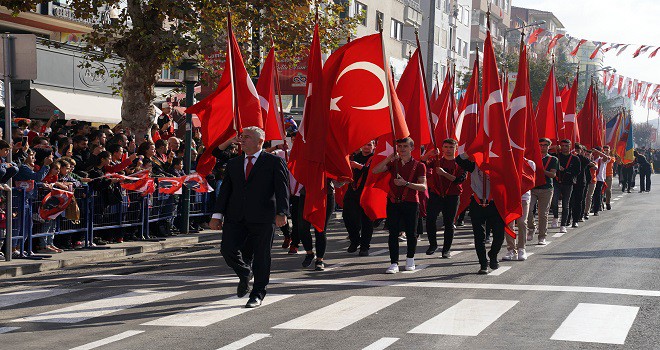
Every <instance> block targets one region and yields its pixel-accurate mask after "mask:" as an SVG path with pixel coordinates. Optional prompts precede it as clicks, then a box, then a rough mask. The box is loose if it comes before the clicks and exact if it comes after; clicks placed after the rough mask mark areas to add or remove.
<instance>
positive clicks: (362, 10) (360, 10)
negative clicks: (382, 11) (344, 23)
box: [355, 1, 367, 26]
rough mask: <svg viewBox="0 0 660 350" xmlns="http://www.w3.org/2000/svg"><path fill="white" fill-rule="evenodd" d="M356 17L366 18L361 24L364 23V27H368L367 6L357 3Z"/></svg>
mask: <svg viewBox="0 0 660 350" xmlns="http://www.w3.org/2000/svg"><path fill="white" fill-rule="evenodd" d="M355 15H356V16H364V18H362V22H360V23H362V25H363V26H366V25H367V5H365V4H363V3H361V2H359V1H356V2H355Z"/></svg>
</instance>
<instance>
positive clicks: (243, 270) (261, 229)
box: [220, 222, 275, 299]
mask: <svg viewBox="0 0 660 350" xmlns="http://www.w3.org/2000/svg"><path fill="white" fill-rule="evenodd" d="M274 234H275V224H274V223H267V224H251V223H246V222H225V223H224V225H223V227H222V242H221V243H220V252H221V253H222V257H223V258H224V259H225V261H226V262H227V265H229V267H231V268H232V269H233V270H234V272H235V273H236V275H237V276H238V277H239V278H241V279H248V278H249V275H250V271H252V273H253V274H254V285H253V286H252V292H251V293H250V297H259V298H261V299H263V298H264V297H265V296H266V286H267V285H268V281H269V279H270V249H271V246H272V244H273V235H274Z"/></svg>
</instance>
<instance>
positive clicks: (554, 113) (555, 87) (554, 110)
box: [550, 53, 561, 144]
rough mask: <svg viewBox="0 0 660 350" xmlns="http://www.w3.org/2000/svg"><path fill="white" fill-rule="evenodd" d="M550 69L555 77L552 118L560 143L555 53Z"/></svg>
mask: <svg viewBox="0 0 660 350" xmlns="http://www.w3.org/2000/svg"><path fill="white" fill-rule="evenodd" d="M550 69H551V70H552V77H553V80H554V81H553V82H552V120H554V121H555V135H557V144H559V141H561V137H559V122H558V121H557V77H556V76H555V73H556V72H555V54H554V53H553V54H552V66H550Z"/></svg>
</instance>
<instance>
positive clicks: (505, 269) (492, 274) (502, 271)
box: [488, 266, 511, 276]
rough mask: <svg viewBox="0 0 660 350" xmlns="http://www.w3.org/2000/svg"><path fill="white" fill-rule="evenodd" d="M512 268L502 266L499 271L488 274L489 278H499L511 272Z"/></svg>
mask: <svg viewBox="0 0 660 350" xmlns="http://www.w3.org/2000/svg"><path fill="white" fill-rule="evenodd" d="M510 268H511V266H500V268H499V269H497V270H493V271H491V272H490V273H489V274H488V276H499V275H501V274H503V273H505V272H507V271H509V269H510Z"/></svg>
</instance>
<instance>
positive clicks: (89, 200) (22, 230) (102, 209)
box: [12, 184, 212, 255]
mask: <svg viewBox="0 0 660 350" xmlns="http://www.w3.org/2000/svg"><path fill="white" fill-rule="evenodd" d="M48 191H49V190H48V189H47V188H45V187H44V186H43V185H42V184H36V185H35V188H34V190H33V191H32V192H26V191H25V189H23V188H14V189H13V192H12V195H13V211H14V217H13V230H12V232H13V233H12V241H13V245H14V247H16V246H18V247H19V248H20V252H21V255H24V254H23V252H24V251H25V252H26V253H27V254H28V255H30V254H32V252H33V239H34V238H41V237H47V236H51V235H61V234H77V235H79V237H81V242H83V243H84V246H85V247H86V248H89V247H91V246H92V242H93V241H94V233H95V232H97V231H100V230H107V229H124V228H127V227H135V228H137V230H138V232H139V234H140V236H147V233H148V232H149V225H150V224H153V223H157V222H160V221H168V222H169V223H170V224H171V223H172V222H173V221H174V219H175V217H176V216H177V215H178V213H181V210H180V209H179V207H180V205H181V203H182V201H181V200H180V197H181V196H180V195H169V194H161V193H159V192H158V190H156V192H155V193H153V194H152V195H150V196H142V193H139V192H135V191H127V190H124V189H122V190H121V193H122V198H121V201H120V202H119V203H112V204H110V205H107V204H106V203H104V198H103V197H104V196H103V195H101V193H100V192H98V191H93V190H92V189H90V188H89V187H88V186H87V185H83V186H81V187H78V188H76V189H75V190H74V197H75V198H76V202H77V205H78V208H79V213H80V218H79V219H78V220H75V221H74V220H70V219H68V218H66V217H65V215H64V214H62V215H60V216H58V217H57V218H56V219H54V220H43V219H41V218H40V217H39V209H40V207H41V202H42V200H43V198H44V197H45V196H46V194H47V193H48ZM211 194H212V193H196V192H192V193H191V195H190V197H191V198H190V199H191V202H190V205H191V214H190V215H191V216H203V215H209V214H210V213H211V211H210V209H211V208H212V206H211V205H210V203H211V200H210V195H211Z"/></svg>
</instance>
